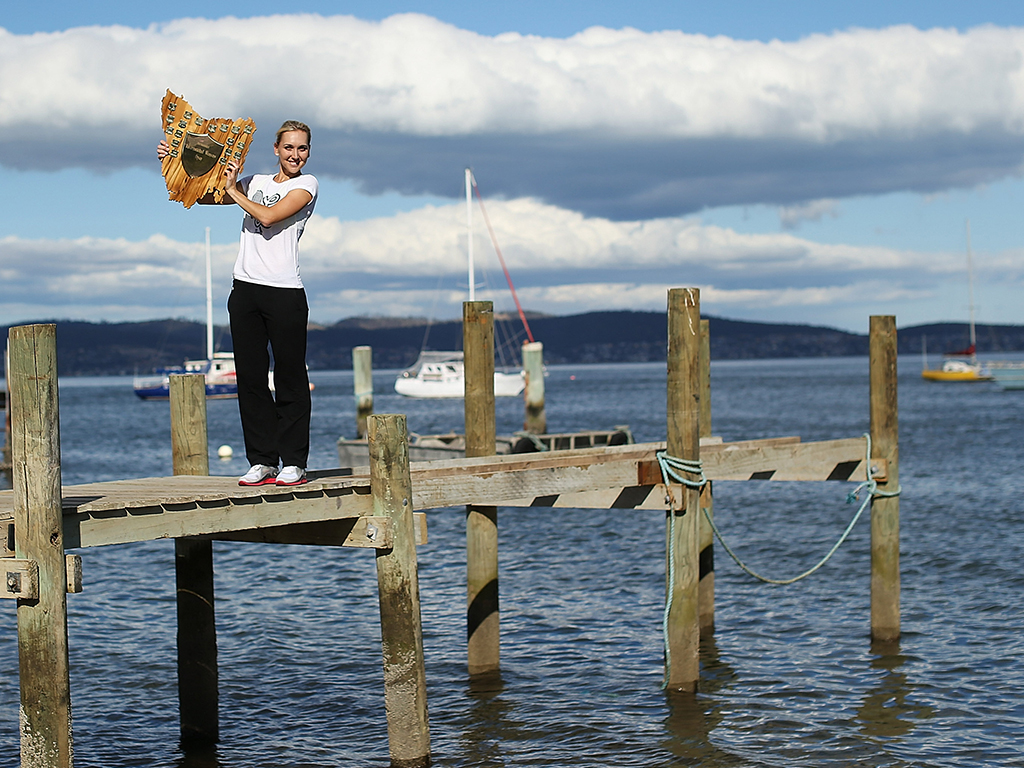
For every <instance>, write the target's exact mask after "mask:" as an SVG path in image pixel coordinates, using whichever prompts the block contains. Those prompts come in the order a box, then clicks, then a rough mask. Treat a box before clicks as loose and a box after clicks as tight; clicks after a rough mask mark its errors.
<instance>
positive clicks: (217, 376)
mask: <svg viewBox="0 0 1024 768" xmlns="http://www.w3.org/2000/svg"><path fill="white" fill-rule="evenodd" d="M172 373H202V374H204V376H205V377H206V396H207V397H208V398H216V399H226V398H231V397H238V384H237V382H236V381H235V355H234V353H233V352H214V351H213V279H212V268H211V265H210V228H209V227H207V228H206V359H205V360H186V361H185V363H184V365H179V366H174V367H170V368H159V369H157V371H156V373H155V374H154V375H152V376H136V377H135V380H134V381H133V382H132V388H133V389H134V391H135V394H136V395H137V396H138V397H140V398H141V399H143V400H167V399H168V398H170V394H171V393H170V375H171V374H172Z"/></svg>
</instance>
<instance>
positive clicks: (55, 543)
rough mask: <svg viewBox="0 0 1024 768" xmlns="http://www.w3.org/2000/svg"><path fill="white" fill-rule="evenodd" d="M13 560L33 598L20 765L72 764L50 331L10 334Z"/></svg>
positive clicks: (23, 662)
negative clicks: (25, 568) (34, 576)
mask: <svg viewBox="0 0 1024 768" xmlns="http://www.w3.org/2000/svg"><path fill="white" fill-rule="evenodd" d="M9 344H10V367H9V368H7V371H6V377H7V381H8V385H9V387H10V390H11V403H10V407H11V423H12V427H13V435H12V440H11V450H12V454H13V456H12V459H13V461H12V464H13V472H12V474H13V481H14V530H15V548H14V551H15V557H17V558H20V559H25V560H32V561H34V562H35V563H36V564H37V566H38V571H39V579H38V583H39V597H38V599H35V600H18V669H19V673H20V681H21V766H22V768H70V766H71V765H72V752H73V750H72V736H71V679H70V675H69V670H68V616H67V571H66V565H65V559H64V533H63V531H64V525H63V516H62V512H61V484H60V419H59V413H58V410H59V408H58V398H57V327H56V326H55V325H25V326H19V327H15V328H11V329H10V331H9Z"/></svg>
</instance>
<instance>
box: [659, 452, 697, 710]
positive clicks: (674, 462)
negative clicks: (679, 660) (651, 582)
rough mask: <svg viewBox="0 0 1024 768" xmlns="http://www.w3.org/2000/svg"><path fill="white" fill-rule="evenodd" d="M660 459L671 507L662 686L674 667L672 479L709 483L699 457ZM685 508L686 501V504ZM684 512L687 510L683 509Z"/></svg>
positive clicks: (691, 485)
mask: <svg viewBox="0 0 1024 768" xmlns="http://www.w3.org/2000/svg"><path fill="white" fill-rule="evenodd" d="M654 455H655V456H656V457H657V459H658V466H659V467H661V479H662V481H663V482H664V483H665V505H666V506H667V507H668V583H669V587H668V596H667V597H666V598H665V613H664V615H663V616H662V619H661V632H662V636H663V638H664V645H665V676H664V677H663V678H662V681H661V689H662V690H665V689H666V688H668V671H669V670H670V669H671V668H672V648H671V645H670V644H669V641H668V617H669V613H671V611H672V593H673V592H674V591H675V590H674V589H673V588H672V585H674V584H675V581H676V558H675V552H676V535H675V534H676V516H675V514H674V510H673V507H672V494H671V493H670V492H669V490H668V481H669V479H672V480H675V481H676V482H677V483H680V484H682V485H684V486H686V487H687V488H693V489H696V490H700V489H701V488H703V487H704V486H705V485H706V484H707V482H708V481H707V478H706V477H704V466H703V464H702V463H701V461H700V459H697V460H696V461H689V460H687V459H679V458H676V457H675V456H669V455H668V452H667V451H658V452H656V453H655V454H654ZM683 473H686V474H690V475H697V476H699V478H700V479H699V480H691V479H690V478H689V477H686V475H685V474H683ZM684 510H685V504H684ZM684 514H685V511H684Z"/></svg>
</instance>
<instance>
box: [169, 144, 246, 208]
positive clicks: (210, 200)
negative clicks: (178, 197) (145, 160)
mask: <svg viewBox="0 0 1024 768" xmlns="http://www.w3.org/2000/svg"><path fill="white" fill-rule="evenodd" d="M169 154H171V146H170V145H169V144H168V143H167V141H166V140H163V139H161V141H160V143H159V144H157V145H156V156H157V157H158V158H160V162H163V160H164V158H165V157H167V155H169ZM196 202H197V203H199V204H200V205H234V204H235V201H234V200H232V199H231V198H230V197H228V196H227V195H224V197H223V198H222V199H221V201H220V203H218V202H217V201H216V200H215V199H214V197H213V192H208V193H207V194H205V195H203V196H202V197H200V198H199V199H198V200H196Z"/></svg>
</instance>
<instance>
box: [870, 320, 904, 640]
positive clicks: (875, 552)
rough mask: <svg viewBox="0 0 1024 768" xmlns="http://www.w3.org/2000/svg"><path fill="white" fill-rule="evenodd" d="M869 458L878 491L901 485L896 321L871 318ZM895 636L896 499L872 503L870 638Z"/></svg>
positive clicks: (897, 614) (897, 617) (897, 570)
mask: <svg viewBox="0 0 1024 768" xmlns="http://www.w3.org/2000/svg"><path fill="white" fill-rule="evenodd" d="M870 331H871V333H870V341H869V344H870V397H871V458H873V459H885V460H886V461H887V463H888V469H887V475H886V480H885V482H884V483H879V484H878V489H879V490H880V491H888V492H890V493H891V492H893V491H895V490H896V489H898V488H899V487H900V472H899V412H898V407H897V401H896V318H895V317H893V316H892V315H878V316H872V317H871V322H870ZM899 637H900V499H899V496H888V497H886V496H876V497H875V498H874V499H872V501H871V638H872V639H873V640H880V641H893V640H898V639H899Z"/></svg>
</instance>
